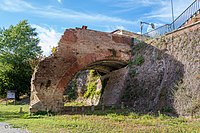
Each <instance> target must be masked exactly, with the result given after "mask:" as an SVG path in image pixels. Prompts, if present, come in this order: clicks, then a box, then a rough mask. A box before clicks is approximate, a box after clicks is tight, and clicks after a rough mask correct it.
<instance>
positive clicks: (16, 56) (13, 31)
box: [0, 20, 41, 98]
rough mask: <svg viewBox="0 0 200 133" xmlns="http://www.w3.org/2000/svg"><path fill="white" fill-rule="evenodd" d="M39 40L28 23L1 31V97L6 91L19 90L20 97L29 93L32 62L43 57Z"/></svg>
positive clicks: (21, 23)
mask: <svg viewBox="0 0 200 133" xmlns="http://www.w3.org/2000/svg"><path fill="white" fill-rule="evenodd" d="M38 43H39V39H38V38H37V33H36V32H35V29H34V28H31V26H30V25H29V24H28V22H27V21H25V20H24V21H21V22H19V23H18V24H17V25H16V26H12V25H11V26H10V27H9V28H8V29H5V28H3V29H0V95H1V96H5V92H6V90H13V89H14V90H17V94H16V96H17V98H18V97H19V95H22V94H25V93H29V92H30V91H29V90H30V89H29V88H30V80H31V75H32V72H33V70H32V68H31V65H30V64H29V61H30V60H36V59H37V58H38V56H39V55H41V48H40V47H39V46H38Z"/></svg>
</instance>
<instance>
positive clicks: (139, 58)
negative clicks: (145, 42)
mask: <svg viewBox="0 0 200 133" xmlns="http://www.w3.org/2000/svg"><path fill="white" fill-rule="evenodd" d="M142 63H144V57H143V56H142V55H137V57H136V58H135V60H134V62H133V64H134V65H137V66H140V65H142Z"/></svg>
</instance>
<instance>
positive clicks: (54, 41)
mask: <svg viewBox="0 0 200 133" xmlns="http://www.w3.org/2000/svg"><path fill="white" fill-rule="evenodd" d="M31 26H32V27H33V28H36V32H37V33H38V37H39V39H40V42H39V46H41V48H42V51H43V55H45V56H48V55H50V54H51V49H52V48H53V47H56V46H57V45H58V42H59V40H60V37H61V35H62V34H61V33H58V32H56V31H55V30H54V29H53V28H52V27H47V26H45V27H44V26H39V25H36V24H31Z"/></svg>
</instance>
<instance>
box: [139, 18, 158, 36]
mask: <svg viewBox="0 0 200 133" xmlns="http://www.w3.org/2000/svg"><path fill="white" fill-rule="evenodd" d="M143 24H146V25H150V26H151V27H152V29H155V25H154V24H153V23H147V22H142V21H140V30H141V35H142V29H143Z"/></svg>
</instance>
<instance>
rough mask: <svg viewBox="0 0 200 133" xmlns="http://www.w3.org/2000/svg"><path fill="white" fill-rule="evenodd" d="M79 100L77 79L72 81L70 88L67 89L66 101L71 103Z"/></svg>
mask: <svg viewBox="0 0 200 133" xmlns="http://www.w3.org/2000/svg"><path fill="white" fill-rule="evenodd" d="M76 98H77V82H76V78H74V79H72V81H71V83H70V86H69V87H67V89H66V99H67V100H69V101H72V100H76Z"/></svg>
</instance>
